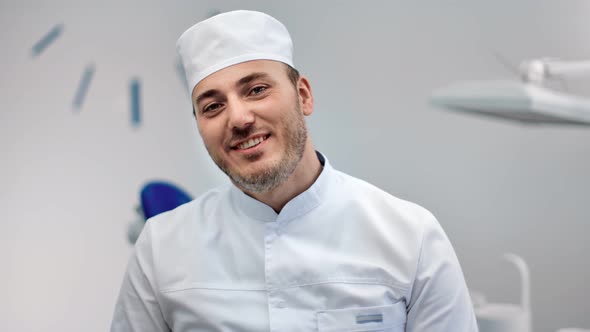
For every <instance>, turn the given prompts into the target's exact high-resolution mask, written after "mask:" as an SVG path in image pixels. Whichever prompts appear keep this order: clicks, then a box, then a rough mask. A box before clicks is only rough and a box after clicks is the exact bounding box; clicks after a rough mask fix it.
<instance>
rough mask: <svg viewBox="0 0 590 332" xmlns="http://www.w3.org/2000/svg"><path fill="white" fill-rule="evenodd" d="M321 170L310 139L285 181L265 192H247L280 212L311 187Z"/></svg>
mask: <svg viewBox="0 0 590 332" xmlns="http://www.w3.org/2000/svg"><path fill="white" fill-rule="evenodd" d="M321 172H322V165H321V164H320V161H319V160H318V157H317V155H316V152H315V149H314V147H313V145H312V144H311V142H310V141H308V142H307V144H306V148H305V151H304V153H303V157H302V158H301V160H300V161H299V164H297V167H296V168H295V170H294V171H293V173H292V174H291V176H289V177H288V178H287V180H286V181H285V182H283V183H282V184H280V185H279V186H278V187H276V188H275V189H273V190H271V191H267V192H264V193H249V192H247V194H248V195H250V196H252V197H254V198H255V199H257V200H258V201H260V202H262V203H264V204H266V205H268V206H270V207H272V208H273V210H275V212H276V213H279V212H281V210H282V209H283V207H284V206H285V205H286V204H287V203H288V202H289V201H290V200H291V199H293V198H294V197H296V196H297V195H299V194H301V193H302V192H304V191H306V190H307V189H308V188H309V187H311V185H312V184H313V183H314V182H315V180H316V179H317V178H318V176H319V175H320V173H321Z"/></svg>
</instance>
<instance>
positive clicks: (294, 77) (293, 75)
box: [287, 65, 299, 89]
mask: <svg viewBox="0 0 590 332" xmlns="http://www.w3.org/2000/svg"><path fill="white" fill-rule="evenodd" d="M287 76H289V81H291V84H293V86H294V87H295V89H297V81H299V72H298V71H297V69H295V68H293V67H291V66H289V65H287Z"/></svg>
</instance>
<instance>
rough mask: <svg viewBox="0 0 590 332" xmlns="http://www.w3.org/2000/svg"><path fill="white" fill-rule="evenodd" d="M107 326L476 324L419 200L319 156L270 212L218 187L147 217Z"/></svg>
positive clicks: (431, 327)
mask: <svg viewBox="0 0 590 332" xmlns="http://www.w3.org/2000/svg"><path fill="white" fill-rule="evenodd" d="M111 331H112V332H123V331H137V332H151V331H178V332H181V331H183V332H184V331H187V332H188V331H191V332H193V331H194V332H197V331H207V332H215V331H256V332H258V331H273V332H278V331H281V332H287V331H331V332H336V331H412V332H418V331H424V332H426V331H429V332H445V331H449V332H450V331H452V332H472V331H477V325H476V322H475V317H474V314H473V309H472V305H471V301H470V298H469V295H468V291H467V287H466V284H465V280H464V277H463V274H462V271H461V268H460V266H459V262H458V261H457V257H456V255H455V252H454V250H453V248H452V247H451V244H450V242H449V240H448V238H447V237H446V235H445V233H444V232H443V230H442V229H441V227H440V225H439V223H438V222H437V220H436V219H435V218H434V217H433V216H432V215H431V214H430V213H429V212H428V211H427V210H425V209H424V208H422V207H420V206H418V205H416V204H413V203H409V202H407V201H403V200H400V199H398V198H395V197H393V196H391V195H389V194H387V193H386V192H384V191H382V190H380V189H378V188H376V187H374V186H372V185H370V184H368V183H366V182H364V181H361V180H359V179H356V178H353V177H351V176H348V175H346V174H344V173H341V172H339V171H336V170H334V169H333V168H332V167H331V166H330V164H329V163H328V162H327V160H326V161H325V164H324V169H323V171H322V172H321V174H320V176H319V177H318V179H317V180H316V181H315V183H314V184H313V185H312V186H311V187H310V188H309V189H307V190H306V191H305V192H303V193H302V194H300V195H299V196H297V197H295V198H293V199H292V200H291V201H289V202H288V203H287V205H285V207H284V208H283V209H282V210H281V212H280V213H279V214H277V213H275V212H274V210H273V209H272V208H271V207H269V206H267V205H265V204H263V203H261V202H259V201H257V200H255V199H254V198H252V197H250V196H248V195H246V194H244V193H243V192H242V191H240V190H239V189H237V188H236V187H234V186H233V185H228V186H225V187H221V188H218V189H215V190H212V191H209V192H207V193H205V194H204V195H202V196H200V197H199V198H197V199H195V200H194V201H192V202H190V203H187V204H185V205H182V206H180V207H178V208H177V209H175V210H173V211H170V212H167V213H164V214H161V215H158V216H156V217H154V218H152V219H150V220H148V222H147V224H146V226H145V228H144V230H143V232H142V234H141V236H140V237H139V239H138V241H137V243H136V245H135V250H134V253H133V255H132V257H131V259H130V261H129V265H128V267H127V272H126V274H125V277H124V281H123V285H122V288H121V291H120V294H119V298H118V301H117V304H116V308H115V314H114V318H113V322H112V326H111Z"/></svg>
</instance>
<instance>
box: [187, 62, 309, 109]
mask: <svg viewBox="0 0 590 332" xmlns="http://www.w3.org/2000/svg"><path fill="white" fill-rule="evenodd" d="M286 67H287V76H288V77H289V81H291V84H293V87H294V88H295V89H297V81H299V77H300V75H299V71H297V69H295V68H293V67H291V66H289V65H286ZM191 104H192V102H191ZM193 115H194V116H195V117H196V116H197V111H195V105H194V104H193Z"/></svg>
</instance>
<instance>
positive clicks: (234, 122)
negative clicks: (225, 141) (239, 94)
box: [228, 98, 255, 129]
mask: <svg viewBox="0 0 590 332" xmlns="http://www.w3.org/2000/svg"><path fill="white" fill-rule="evenodd" d="M228 108H229V109H228V111H229V120H228V127H229V129H234V128H237V129H244V128H247V127H249V126H251V125H253V124H254V121H255V116H254V112H253V110H252V105H250V104H248V103H246V102H244V101H241V100H239V99H237V98H236V100H231V101H230V102H229V105H228Z"/></svg>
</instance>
